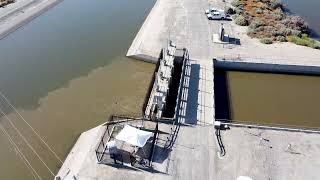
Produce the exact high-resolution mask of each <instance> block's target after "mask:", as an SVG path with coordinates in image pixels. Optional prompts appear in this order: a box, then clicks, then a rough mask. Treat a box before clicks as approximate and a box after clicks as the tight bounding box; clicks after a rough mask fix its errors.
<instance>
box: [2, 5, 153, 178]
mask: <svg viewBox="0 0 320 180" xmlns="http://www.w3.org/2000/svg"><path fill="white" fill-rule="evenodd" d="M153 4H154V0H121V1H116V0H108V1H105V0H90V1H88V0H65V1H63V2H62V3H60V4H59V5H58V6H56V7H54V8H53V9H51V10H49V11H48V12H46V13H45V14H43V15H41V16H40V17H38V18H36V19H35V20H33V21H32V22H30V23H29V24H27V25H26V26H23V27H22V28H20V29H19V30H17V31H16V32H14V33H12V34H10V35H9V36H7V37H6V38H5V39H3V40H1V41H0V54H1V58H0V64H1V66H0V89H1V91H2V92H3V93H4V94H6V95H7V97H8V98H9V99H10V100H11V101H12V103H13V104H14V106H15V107H17V108H18V109H19V111H20V112H21V114H22V115H23V117H25V119H26V120H27V121H28V122H29V123H30V124H31V125H32V126H33V127H34V128H35V129H37V131H38V132H39V133H40V135H41V136H43V137H44V139H45V140H46V141H47V142H48V143H49V144H50V145H51V146H52V147H53V148H54V150H55V151H56V152H57V153H58V155H59V156H60V157H62V158H65V157H66V155H67V153H68V152H69V150H70V148H71V147H72V146H73V144H74V143H75V141H76V139H77V137H78V136H79V134H80V133H81V132H83V131H85V130H87V129H89V128H91V127H94V126H96V125H98V124H101V123H103V122H105V121H106V119H107V118H108V116H109V115H111V114H113V113H117V114H130V115H138V114H139V113H140V107H141V105H142V101H143V98H144V96H145V93H146V88H147V86H148V84H149V81H150V78H151V75H152V72H153V68H154V66H153V65H152V64H147V63H143V62H139V61H134V60H130V59H127V58H125V57H124V56H125V53H126V51H127V49H128V47H129V46H130V44H131V42H132V40H133V38H134V36H135V34H136V33H137V31H138V30H139V28H140V26H141V24H142V23H143V21H144V19H145V17H146V16H147V15H148V12H149V11H150V9H151V7H152V6H153ZM0 107H1V108H2V109H5V110H7V111H11V110H10V108H8V105H7V104H6V103H5V102H4V100H3V99H2V98H0ZM9 118H10V119H11V120H12V121H13V122H14V123H15V125H16V126H17V127H18V128H19V129H20V131H21V132H22V133H23V135H24V136H25V137H26V138H27V139H28V141H30V143H31V144H32V146H34V147H35V149H36V150H37V152H38V153H39V154H40V156H41V157H42V158H43V159H44V160H45V161H46V163H47V164H48V165H49V167H50V168H51V169H53V171H54V172H55V173H56V172H57V170H58V169H59V167H60V165H59V163H58V162H57V161H56V160H55V159H54V158H53V156H52V155H50V153H49V152H48V151H47V150H46V148H45V147H44V146H43V145H42V144H41V143H40V142H39V141H38V140H37V139H36V138H35V136H34V135H33V134H32V133H31V131H30V129H29V128H28V127H27V126H26V125H25V124H24V123H22V121H21V119H19V117H18V116H17V115H16V114H14V113H13V112H11V113H9ZM0 122H1V124H3V125H4V126H5V127H6V129H8V131H9V132H10V135H11V136H12V137H13V138H14V139H15V141H16V142H17V144H18V145H19V147H20V148H21V149H22V151H23V152H24V154H25V155H26V156H27V158H28V159H29V160H30V161H31V163H32V165H33V167H34V168H35V169H36V170H37V171H38V173H39V174H40V176H41V177H42V178H43V179H52V177H51V176H50V174H49V172H48V171H47V170H46V168H45V167H44V165H43V164H41V162H40V161H39V160H38V159H37V157H36V156H35V155H34V154H33V153H32V152H31V151H30V149H28V148H27V147H26V145H25V143H24V142H23V141H21V138H19V137H18V135H17V133H16V132H15V131H14V130H13V129H12V127H10V124H8V121H7V120H5V119H4V118H2V119H1V120H0ZM0 144H1V146H0V159H1V163H0V179H1V180H11V179H13V180H15V179H24V180H29V179H30V180H31V179H33V176H32V175H31V174H30V172H29V171H28V169H27V168H26V167H25V165H24V164H23V163H22V161H21V160H20V159H19V158H18V157H17V156H16V152H15V150H14V149H13V148H12V147H11V145H10V144H9V142H8V140H7V139H6V137H5V136H4V135H3V134H2V133H0Z"/></svg>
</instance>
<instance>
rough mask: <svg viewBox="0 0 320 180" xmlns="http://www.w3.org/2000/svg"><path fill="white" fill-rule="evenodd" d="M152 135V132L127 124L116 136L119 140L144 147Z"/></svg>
mask: <svg viewBox="0 0 320 180" xmlns="http://www.w3.org/2000/svg"><path fill="white" fill-rule="evenodd" d="M151 136H152V132H148V131H142V130H140V129H137V128H134V127H132V126H129V125H125V126H124V128H123V129H122V130H121V132H120V133H119V134H118V135H117V136H116V139H117V140H120V141H124V142H126V143H129V144H131V145H134V146H138V147H143V146H144V145H145V144H146V142H147V140H148V139H149V138H150V137H151Z"/></svg>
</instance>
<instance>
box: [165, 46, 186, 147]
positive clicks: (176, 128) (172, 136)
mask: <svg viewBox="0 0 320 180" xmlns="http://www.w3.org/2000/svg"><path fill="white" fill-rule="evenodd" d="M183 50H184V51H185V52H184V55H183V56H184V57H183V64H182V71H181V77H180V82H179V88H178V95H177V99H176V107H175V115H174V118H173V119H174V120H173V122H172V126H173V127H171V128H170V135H169V137H167V141H166V143H165V145H164V147H165V148H171V147H172V145H173V142H174V140H175V138H176V136H177V134H178V131H179V128H180V122H179V119H178V118H177V117H178V106H179V101H180V99H181V91H182V83H183V79H184V74H185V67H186V62H187V61H189V53H188V50H187V49H186V48H185V49H183ZM173 128H174V129H173Z"/></svg>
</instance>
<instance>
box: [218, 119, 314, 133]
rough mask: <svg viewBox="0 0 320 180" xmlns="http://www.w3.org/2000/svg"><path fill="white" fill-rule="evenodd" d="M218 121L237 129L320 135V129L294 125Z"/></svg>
mask: <svg viewBox="0 0 320 180" xmlns="http://www.w3.org/2000/svg"><path fill="white" fill-rule="evenodd" d="M216 121H221V123H222V124H224V125H229V126H235V127H248V128H260V129H272V130H284V131H295V132H307V133H320V128H312V127H306V126H294V125H286V124H276V123H253V122H248V121H237V120H228V119H216Z"/></svg>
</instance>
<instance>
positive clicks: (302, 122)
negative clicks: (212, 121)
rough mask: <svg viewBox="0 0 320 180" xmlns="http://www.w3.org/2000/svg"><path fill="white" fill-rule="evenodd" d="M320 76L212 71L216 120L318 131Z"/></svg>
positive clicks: (319, 125)
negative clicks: (315, 129) (314, 129)
mask: <svg viewBox="0 0 320 180" xmlns="http://www.w3.org/2000/svg"><path fill="white" fill-rule="evenodd" d="M319 92H320V77H317V76H305V75H288V74H271V73H258V72H240V71H224V70H215V103H216V118H217V119H229V120H231V121H237V122H244V123H258V124H266V125H273V126H285V127H299V128H301V127H302V128H319V127H320V120H319V108H318V105H317V104H318V102H320V93H319Z"/></svg>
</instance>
